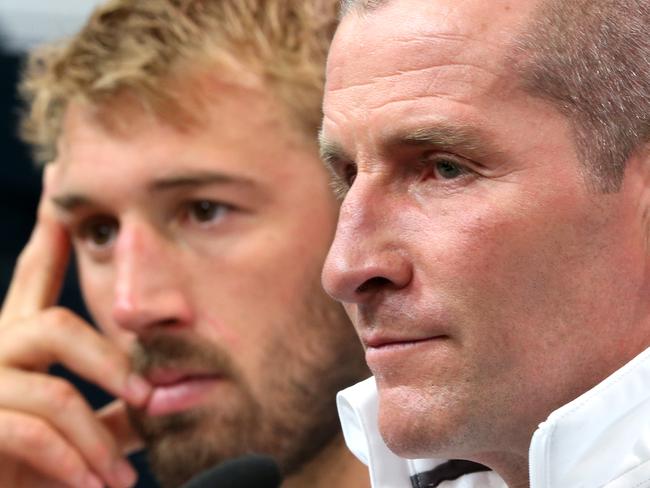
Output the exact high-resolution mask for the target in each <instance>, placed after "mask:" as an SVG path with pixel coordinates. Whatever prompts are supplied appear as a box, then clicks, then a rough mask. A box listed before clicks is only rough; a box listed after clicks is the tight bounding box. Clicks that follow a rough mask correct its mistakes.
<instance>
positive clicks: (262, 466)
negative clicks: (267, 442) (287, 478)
mask: <svg viewBox="0 0 650 488" xmlns="http://www.w3.org/2000/svg"><path fill="white" fill-rule="evenodd" d="M281 482H282V475H281V474H280V468H279V467H278V465H277V464H276V462H275V461H274V460H273V458H272V457H270V456H262V455H259V454H251V455H249V456H243V457H240V458H235V459H231V460H229V461H226V462H224V463H222V464H219V465H217V466H215V467H213V468H210V469H208V470H207V471H203V472H202V473H200V474H199V475H198V476H195V477H194V478H192V479H191V480H190V481H188V482H187V483H186V484H184V485H183V486H182V487H181V488H278V487H279V486H280V483H281Z"/></svg>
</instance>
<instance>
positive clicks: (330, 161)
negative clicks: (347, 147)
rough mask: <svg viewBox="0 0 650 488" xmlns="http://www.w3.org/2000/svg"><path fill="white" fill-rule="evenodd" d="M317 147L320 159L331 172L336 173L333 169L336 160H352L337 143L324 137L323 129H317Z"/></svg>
mask: <svg viewBox="0 0 650 488" xmlns="http://www.w3.org/2000/svg"><path fill="white" fill-rule="evenodd" d="M318 147H319V152H320V159H321V161H323V164H324V165H325V166H326V167H327V169H329V170H330V171H331V172H332V173H336V171H334V165H335V164H336V162H338V161H344V160H352V158H350V157H349V156H348V155H347V154H346V152H345V151H344V150H343V148H342V147H341V146H340V145H339V144H337V143H336V142H334V141H330V140H328V139H327V138H326V137H325V134H324V133H323V129H321V130H320V131H318Z"/></svg>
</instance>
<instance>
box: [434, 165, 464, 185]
mask: <svg viewBox="0 0 650 488" xmlns="http://www.w3.org/2000/svg"><path fill="white" fill-rule="evenodd" d="M435 172H436V174H437V175H439V176H440V178H442V179H443V180H453V179H454V178H458V177H460V176H462V175H464V174H465V173H466V170H465V168H463V167H462V166H461V165H459V164H457V163H455V162H454V161H450V160H442V161H437V162H436V163H435Z"/></svg>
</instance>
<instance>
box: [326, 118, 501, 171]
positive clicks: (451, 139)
mask: <svg viewBox="0 0 650 488" xmlns="http://www.w3.org/2000/svg"><path fill="white" fill-rule="evenodd" d="M319 143H320V156H321V159H322V160H323V163H325V165H326V166H328V167H330V168H331V167H332V166H333V164H335V163H336V162H337V161H341V160H353V159H354V158H351V157H350V156H349V155H348V154H347V153H346V152H345V150H344V149H343V148H342V147H341V146H340V145H339V144H338V143H336V142H334V141H331V140H328V139H326V138H325V136H324V134H323V131H322V130H321V132H320V134H319ZM378 146H379V147H380V148H381V149H382V150H383V151H386V150H388V151H390V150H391V149H395V148H399V147H404V146H413V147H418V146H430V147H436V148H440V149H448V150H455V151H459V152H464V153H466V154H467V155H468V156H471V157H472V158H477V159H488V158H504V154H505V151H504V150H503V149H501V148H500V147H498V146H497V145H495V144H493V143H491V142H489V141H488V138H487V137H485V136H484V135H482V134H481V132H479V131H478V130H476V129H474V128H472V127H469V126H464V125H463V126H460V125H445V124H436V125H431V126H424V127H418V128H415V129H412V130H397V131H386V132H385V133H384V134H383V135H382V137H381V138H380V142H379V143H378Z"/></svg>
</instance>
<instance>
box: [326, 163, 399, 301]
mask: <svg viewBox="0 0 650 488" xmlns="http://www.w3.org/2000/svg"><path fill="white" fill-rule="evenodd" d="M393 207H394V204H392V203H391V201H390V196H388V195H386V194H385V192H383V191H381V189H379V188H373V186H372V183H367V182H364V181H363V179H362V176H360V175H358V176H357V179H356V181H355V182H354V185H353V186H352V188H350V190H349V192H348V194H347V195H346V197H345V200H344V201H343V203H342V205H341V210H340V215H339V221H338V225H337V228H336V235H335V237H334V241H333V243H332V246H331V247H330V251H329V253H328V255H327V259H326V260H325V264H324V267H323V274H322V282H323V287H324V288H325V290H326V291H327V293H329V294H330V295H331V296H332V297H333V298H335V299H336V300H339V301H340V302H343V303H356V304H361V303H363V302H365V301H368V300H370V299H372V298H373V297H375V296H377V295H378V294H380V293H385V292H390V291H394V290H399V289H401V288H404V287H405V286H407V285H408V284H409V283H410V281H411V279H412V265H411V263H410V261H409V259H408V256H407V253H406V250H405V249H403V248H402V246H401V245H400V243H399V233H400V229H399V224H398V222H397V221H396V220H394V219H391V217H390V215H391V212H392V210H394V208H393ZM395 209H396V207H395Z"/></svg>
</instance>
